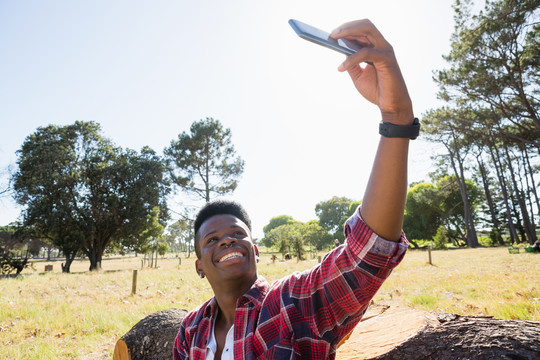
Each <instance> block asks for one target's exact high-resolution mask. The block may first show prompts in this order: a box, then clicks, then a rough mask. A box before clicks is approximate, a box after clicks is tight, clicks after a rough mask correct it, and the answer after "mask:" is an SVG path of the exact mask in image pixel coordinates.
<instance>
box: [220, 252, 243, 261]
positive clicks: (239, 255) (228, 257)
mask: <svg viewBox="0 0 540 360" xmlns="http://www.w3.org/2000/svg"><path fill="white" fill-rule="evenodd" d="M243 256H244V255H242V254H241V253H239V252H233V253H230V254H227V255H225V256H224V257H222V258H221V259H220V260H219V262H223V261H226V260H229V259H233V258H237V257H243Z"/></svg>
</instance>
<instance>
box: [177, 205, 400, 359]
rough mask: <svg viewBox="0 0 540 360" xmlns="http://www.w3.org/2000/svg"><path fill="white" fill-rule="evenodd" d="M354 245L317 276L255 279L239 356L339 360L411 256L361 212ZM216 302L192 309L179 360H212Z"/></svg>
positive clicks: (353, 223) (243, 314)
mask: <svg viewBox="0 0 540 360" xmlns="http://www.w3.org/2000/svg"><path fill="white" fill-rule="evenodd" d="M345 236H346V239H347V240H346V242H345V244H344V245H341V246H339V247H337V248H335V249H334V250H332V251H331V252H329V253H328V254H327V255H326V256H325V257H324V259H323V261H322V262H321V263H320V264H319V265H317V266H315V267H314V268H313V269H311V270H309V271H304V272H302V273H299V272H296V273H294V274H292V275H290V276H287V277H285V278H283V279H281V280H278V281H275V282H274V283H272V284H269V283H268V282H267V281H266V280H265V279H264V278H263V277H261V276H259V278H258V279H257V280H256V281H255V283H254V284H253V286H252V287H251V289H249V290H248V291H247V292H246V293H245V294H244V295H243V296H242V297H240V298H239V299H238V301H237V305H236V314H235V319H234V358H235V359H334V358H335V356H336V350H337V345H338V344H339V342H340V340H341V339H343V338H344V337H345V336H346V335H347V334H348V333H349V332H351V331H352V330H353V328H354V327H355V326H356V324H357V323H358V322H359V321H360V319H361V318H362V315H363V314H364V312H365V311H366V309H367V307H368V304H369V301H370V300H371V298H372V297H373V296H374V295H375V293H376V292H377V290H378V289H379V287H380V286H381V285H382V283H383V281H384V280H385V279H386V278H387V277H388V275H390V272H391V271H392V269H393V268H394V267H395V266H396V265H397V264H398V263H399V262H400V261H401V259H402V258H403V256H404V255H405V251H406V249H407V246H408V242H407V240H406V239H405V236H404V235H403V234H402V236H401V240H400V241H399V242H397V243H395V242H391V241H387V240H384V239H382V238H380V237H379V236H377V235H376V234H375V233H373V231H372V230H371V229H369V228H368V227H367V225H366V224H365V223H364V221H363V220H362V219H361V217H360V212H359V210H356V212H355V214H354V215H353V216H351V217H350V218H349V219H348V220H347V222H346V223H345ZM217 306H218V305H217V302H216V300H215V297H214V298H212V299H210V300H208V301H206V302H205V303H204V304H202V305H201V306H200V307H198V308H197V309H195V310H193V311H192V312H190V313H189V314H188V315H187V316H186V317H185V318H184V320H183V322H182V325H181V326H180V331H179V332H178V335H177V337H176V340H175V343H174V352H173V357H174V360H180V359H193V360H198V359H202V360H204V359H205V356H206V355H205V353H206V345H207V343H208V340H209V338H210V331H212V324H213V319H214V316H215V314H216V309H217Z"/></svg>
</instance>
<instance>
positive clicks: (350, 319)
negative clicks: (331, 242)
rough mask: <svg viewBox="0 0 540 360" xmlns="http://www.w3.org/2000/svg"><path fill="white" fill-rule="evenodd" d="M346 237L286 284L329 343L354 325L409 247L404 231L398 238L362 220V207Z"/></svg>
mask: <svg viewBox="0 0 540 360" xmlns="http://www.w3.org/2000/svg"><path fill="white" fill-rule="evenodd" d="M345 238H346V240H345V244H344V245H341V246H339V247H337V248H336V249H334V250H333V251H331V252H329V253H328V254H327V255H326V256H325V257H324V259H323V261H322V262H321V264H319V265H318V266H316V267H315V268H313V269H312V270H310V271H308V272H303V273H295V274H293V275H292V276H291V277H290V279H289V283H288V284H286V288H287V291H288V296H290V298H291V299H294V300H293V302H294V303H295V306H296V308H297V309H298V310H299V311H300V312H301V314H302V316H304V317H305V318H306V319H309V321H310V328H311V329H312V331H314V332H315V333H316V334H317V335H318V336H319V337H321V338H322V339H325V340H326V341H328V342H339V341H340V340H341V339H342V338H343V337H344V336H345V335H347V334H348V333H349V332H350V331H351V330H352V329H353V328H354V326H356V324H357V323H358V321H360V319H361V318H362V315H363V314H364V312H365V311H366V309H367V306H368V305H369V302H370V300H371V299H372V298H373V296H374V295H375V293H376V292H377V290H378V289H379V288H380V286H381V285H382V283H383V282H384V280H385V279H386V278H387V277H388V276H389V275H390V273H391V272H392V269H393V268H394V267H396V266H397V265H398V264H399V262H400V261H401V260H402V259H403V256H404V255H405V252H406V249H407V247H408V242H407V240H406V238H405V235H404V234H402V235H401V239H400V240H399V241H398V242H392V241H388V240H385V239H383V238H381V237H380V236H378V235H377V234H375V233H374V232H373V231H372V230H371V229H370V228H369V227H368V226H367V225H366V223H365V222H364V221H363V220H362V218H361V216H360V208H358V209H357V210H356V211H355V213H354V214H353V215H352V216H351V217H350V218H349V219H348V220H347V221H346V223H345Z"/></svg>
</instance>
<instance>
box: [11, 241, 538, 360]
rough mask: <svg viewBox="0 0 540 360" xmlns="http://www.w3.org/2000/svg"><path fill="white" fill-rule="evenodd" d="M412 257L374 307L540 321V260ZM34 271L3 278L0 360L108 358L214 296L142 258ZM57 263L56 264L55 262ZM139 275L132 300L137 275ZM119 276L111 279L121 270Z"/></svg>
mask: <svg viewBox="0 0 540 360" xmlns="http://www.w3.org/2000/svg"><path fill="white" fill-rule="evenodd" d="M427 260H428V255H427V251H409V253H408V254H407V255H406V257H405V259H404V260H403V262H402V264H400V266H399V267H398V268H396V270H394V272H393V273H392V275H391V276H390V278H389V279H388V280H387V281H386V282H385V284H384V285H383V287H382V288H381V289H380V290H379V292H378V293H377V295H376V296H375V298H374V301H375V302H376V303H381V304H388V305H401V306H411V307H414V308H417V309H422V310H426V311H441V312H452V313H458V314H464V315H478V314H482V315H492V316H494V317H496V318H504V319H524V320H536V321H540V285H539V283H538V278H539V275H540V254H528V253H527V254H523V253H522V254H509V253H508V250H507V249H506V248H485V249H470V250H467V249H465V250H447V251H433V252H432V261H433V264H434V265H429V264H428V263H427ZM45 264H46V263H44V262H39V263H36V264H35V266H34V268H35V270H31V269H28V270H26V271H25V272H26V274H27V275H26V276H24V277H21V278H16V279H12V278H8V279H0V359H47V360H49V359H110V358H111V357H112V351H113V349H114V345H115V343H116V340H118V339H119V338H120V337H121V336H122V335H123V334H125V333H126V332H127V331H128V330H129V329H130V328H131V327H132V326H133V325H135V324H136V323H137V322H138V321H139V320H141V319H142V318H143V317H145V316H147V315H148V314H150V313H153V312H155V311H158V310H162V309H167V308H172V307H175V308H183V309H192V308H194V307H195V306H197V305H198V304H200V303H201V302H203V301H204V300H206V299H208V298H209V297H211V296H212V290H211V288H210V286H209V284H208V282H207V281H206V280H201V279H199V278H198V276H197V275H196V272H195V266H194V259H193V257H192V258H190V259H185V258H182V264H181V265H178V259H174V258H172V259H169V260H161V259H160V260H159V265H160V268H159V269H148V268H145V269H142V270H141V269H140V266H141V263H140V258H133V257H132V258H118V259H108V260H105V261H104V262H103V268H104V270H105V271H102V272H100V273H89V272H87V271H86V270H87V268H88V262H85V261H77V262H75V263H74V264H73V266H72V271H73V273H72V274H61V273H60V270H59V269H60V264H59V262H56V263H52V264H53V265H54V272H52V273H47V274H45V273H43V272H41V271H42V270H43V269H44V265H45ZM47 264H49V263H47ZM315 264H317V259H310V260H306V261H302V262H296V260H291V261H287V262H284V261H276V262H275V264H273V263H272V261H271V260H270V255H263V256H262V258H261V262H260V263H259V272H260V274H261V275H263V276H264V277H266V279H267V280H269V281H273V280H276V279H279V278H281V277H283V276H286V275H287V274H290V273H291V272H293V271H297V270H298V271H302V270H305V269H307V268H310V267H312V266H314V265H315ZM134 268H138V269H139V274H138V284H137V294H136V295H134V296H132V295H131V294H130V293H131V281H132V269H134ZM116 269H120V270H119V271H107V270H116Z"/></svg>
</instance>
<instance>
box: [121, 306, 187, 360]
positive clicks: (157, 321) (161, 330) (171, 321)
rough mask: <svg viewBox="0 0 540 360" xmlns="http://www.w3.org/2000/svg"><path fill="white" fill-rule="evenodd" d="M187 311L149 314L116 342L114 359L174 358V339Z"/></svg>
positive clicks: (165, 311) (175, 310)
mask: <svg viewBox="0 0 540 360" xmlns="http://www.w3.org/2000/svg"><path fill="white" fill-rule="evenodd" d="M187 312H188V311H187V310H180V309H168V310H161V311H158V312H156V313H153V314H150V315H148V316H147V317H145V318H144V319H142V320H141V321H139V322H138V323H137V324H135V326H133V327H132V328H131V330H129V331H128V332H127V333H126V334H125V335H124V336H122V338H121V339H120V340H118V341H117V342H116V346H115V348H114V353H113V359H114V360H137V359H140V360H162V359H172V352H173V345H174V339H175V338H176V334H178V330H179V329H180V323H181V322H182V320H183V319H184V317H185V316H186V314H187Z"/></svg>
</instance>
